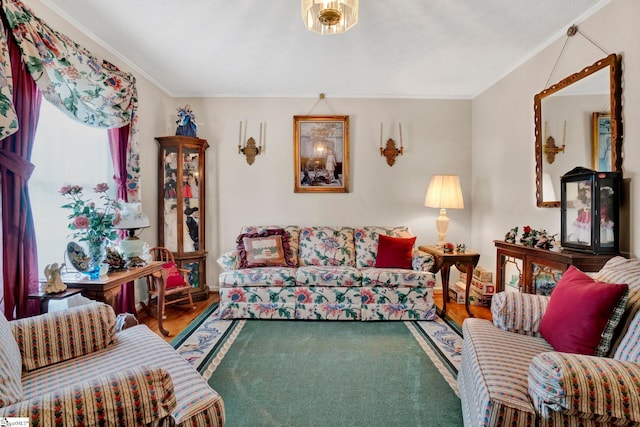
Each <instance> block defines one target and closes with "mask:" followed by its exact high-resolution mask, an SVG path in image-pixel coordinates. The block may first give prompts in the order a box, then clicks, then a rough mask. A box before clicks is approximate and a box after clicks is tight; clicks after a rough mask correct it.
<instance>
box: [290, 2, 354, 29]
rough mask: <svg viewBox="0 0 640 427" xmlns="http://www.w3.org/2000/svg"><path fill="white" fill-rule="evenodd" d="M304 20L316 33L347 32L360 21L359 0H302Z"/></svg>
mask: <svg viewBox="0 0 640 427" xmlns="http://www.w3.org/2000/svg"><path fill="white" fill-rule="evenodd" d="M302 20H303V21H304V24H305V25H306V26H307V28H308V29H309V30H310V31H313V32H316V33H320V34H341V33H345V32H347V31H349V29H351V27H353V26H354V25H356V24H357V23H358V0H334V1H327V0H302Z"/></svg>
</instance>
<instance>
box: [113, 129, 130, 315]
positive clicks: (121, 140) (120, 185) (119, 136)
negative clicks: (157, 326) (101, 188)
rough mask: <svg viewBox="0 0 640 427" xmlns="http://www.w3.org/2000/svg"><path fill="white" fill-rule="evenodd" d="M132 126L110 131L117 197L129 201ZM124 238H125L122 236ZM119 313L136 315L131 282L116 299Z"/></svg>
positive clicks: (121, 290)
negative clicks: (128, 175) (129, 151)
mask: <svg viewBox="0 0 640 427" xmlns="http://www.w3.org/2000/svg"><path fill="white" fill-rule="evenodd" d="M130 130H131V126H130V125H126V126H123V127H121V128H114V129H108V130H107V132H108V134H109V149H110V150H111V160H112V161H113V170H114V171H115V173H114V175H113V180H114V181H115V183H116V186H117V188H116V195H117V198H118V199H120V200H124V201H125V202H126V201H128V200H129V199H128V196H127V151H128V146H129V132H130ZM120 237H124V236H122V235H121V236H120ZM116 312H117V313H133V314H135V313H136V296H135V290H134V286H133V282H129V283H127V284H125V285H123V286H122V287H121V288H120V293H119V294H118V297H117V298H116Z"/></svg>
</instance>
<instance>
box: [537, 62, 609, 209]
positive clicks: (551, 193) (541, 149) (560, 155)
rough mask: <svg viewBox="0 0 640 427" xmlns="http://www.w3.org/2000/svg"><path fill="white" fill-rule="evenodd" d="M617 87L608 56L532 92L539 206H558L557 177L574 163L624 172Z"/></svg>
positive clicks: (558, 189)
mask: <svg viewBox="0 0 640 427" xmlns="http://www.w3.org/2000/svg"><path fill="white" fill-rule="evenodd" d="M621 91H622V88H621V76H620V59H619V57H618V56H617V55H616V54H611V55H609V56H607V57H606V58H602V59H600V60H599V61H597V62H595V63H594V64H593V65H590V66H588V67H586V68H584V69H583V70H582V71H580V72H577V73H575V74H572V75H570V76H569V77H567V78H565V79H563V80H561V81H560V82H558V83H556V84H555V85H553V86H550V87H548V88H547V89H545V90H543V91H542V92H540V93H538V94H536V95H535V97H534V115H535V119H534V120H535V136H536V146H535V150H536V201H537V206H538V207H547V208H555V207H560V177H561V176H562V175H563V174H565V173H566V172H568V171H570V170H572V169H573V168H574V167H576V166H583V167H586V168H590V169H595V170H601V169H603V168H604V167H607V169H609V170H608V171H622V155H621V154H622V105H621ZM609 165H610V166H609Z"/></svg>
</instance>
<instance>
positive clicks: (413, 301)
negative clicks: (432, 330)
mask: <svg viewBox="0 0 640 427" xmlns="http://www.w3.org/2000/svg"><path fill="white" fill-rule="evenodd" d="M432 288H433V284H431V286H430V287H423V288H414V287H404V286H397V287H387V286H372V287H363V288H362V290H361V294H362V320H433V319H435V317H436V306H435V303H434V301H433V291H432Z"/></svg>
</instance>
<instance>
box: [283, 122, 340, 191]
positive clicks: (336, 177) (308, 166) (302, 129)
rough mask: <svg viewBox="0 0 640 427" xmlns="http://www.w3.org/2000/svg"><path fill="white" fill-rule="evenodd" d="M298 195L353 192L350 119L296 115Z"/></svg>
mask: <svg viewBox="0 0 640 427" xmlns="http://www.w3.org/2000/svg"><path fill="white" fill-rule="evenodd" d="M293 156H294V159H293V160H294V180H295V181H294V182H295V185H294V192H295V193H348V192H349V116H294V117H293Z"/></svg>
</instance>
